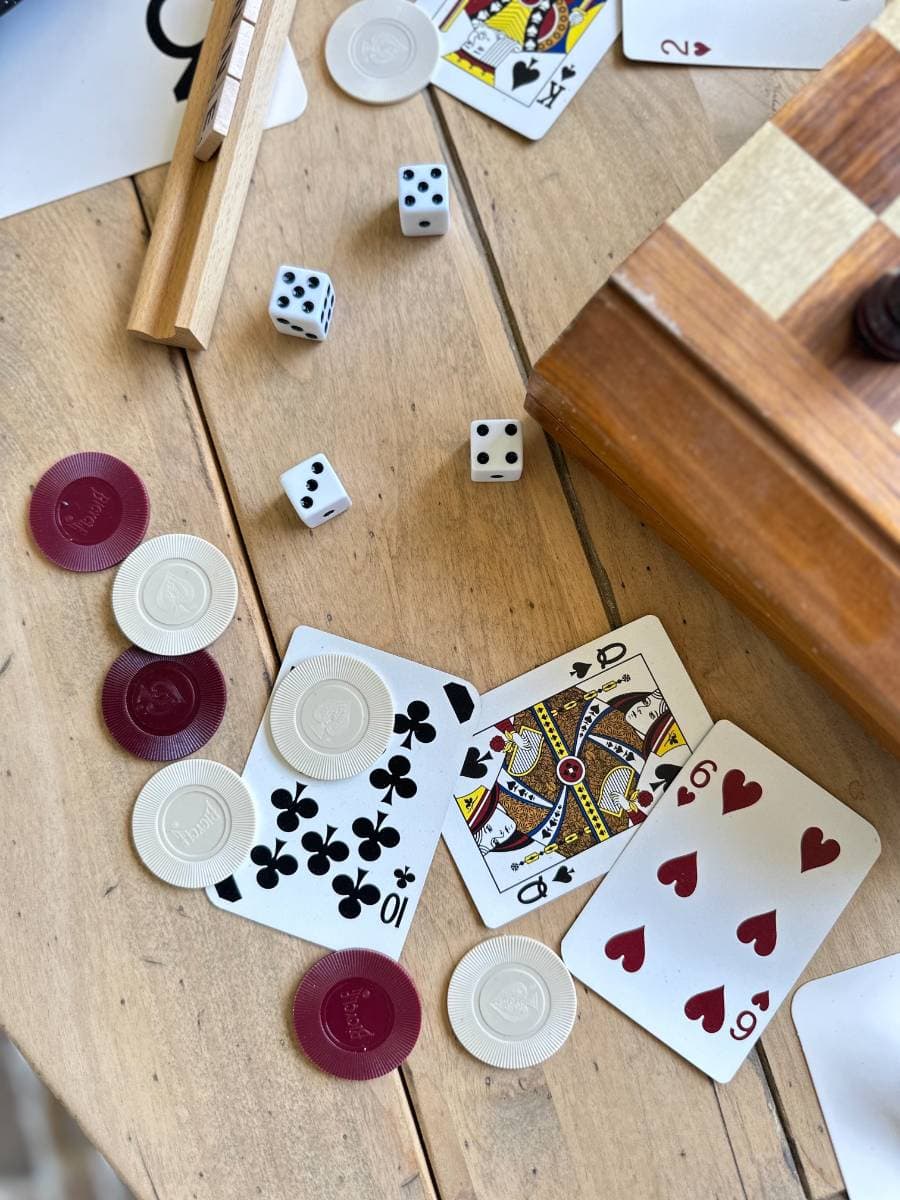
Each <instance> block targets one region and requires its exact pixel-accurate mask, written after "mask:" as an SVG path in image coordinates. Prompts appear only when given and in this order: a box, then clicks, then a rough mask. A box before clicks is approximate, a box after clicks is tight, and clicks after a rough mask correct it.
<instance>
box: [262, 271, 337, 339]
mask: <svg viewBox="0 0 900 1200" xmlns="http://www.w3.org/2000/svg"><path fill="white" fill-rule="evenodd" d="M333 314H334V286H333V285H332V282H331V278H330V276H329V275H327V274H326V273H325V271H315V270H310V269H309V268H308V267H294V266H291V264H290V263H282V264H281V266H280V267H279V268H278V270H277V271H276V273H275V283H274V285H273V287H272V295H271V297H270V299H269V316H270V317H271V318H272V323H273V325H274V326H275V328H276V329H277V330H278V332H279V333H286V334H288V335H289V336H290V337H302V338H308V339H309V340H310V341H311V342H324V341H325V339H326V338H327V337H328V330H329V329H330V327H331V318H332V316H333Z"/></svg>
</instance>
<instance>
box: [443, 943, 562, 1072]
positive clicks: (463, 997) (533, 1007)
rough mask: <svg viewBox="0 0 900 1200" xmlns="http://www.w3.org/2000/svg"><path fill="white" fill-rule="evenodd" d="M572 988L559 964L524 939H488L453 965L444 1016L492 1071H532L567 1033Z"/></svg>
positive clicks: (542, 948)
mask: <svg viewBox="0 0 900 1200" xmlns="http://www.w3.org/2000/svg"><path fill="white" fill-rule="evenodd" d="M576 1009H577V1003H576V999H575V984H574V983H573V982H572V976H571V975H570V974H569V972H568V970H567V968H566V965H565V963H564V962H563V961H562V959H561V958H560V957H559V956H558V955H556V954H554V953H553V951H552V950H551V949H550V948H549V946H545V945H544V944H543V942H537V941H535V940H534V938H529V937H496V938H489V939H488V940H487V941H485V942H481V944H480V945H478V946H475V947H473V948H472V949H471V950H470V951H469V953H468V954H467V955H465V957H464V958H462V959H461V960H460V961H459V963H458V964H457V967H456V970H455V971H454V972H453V977H452V978H451V980H450V987H449V988H448V990H447V1012H448V1014H449V1016H450V1024H451V1025H452V1026H453V1032H454V1033H455V1034H456V1036H457V1038H458V1039H459V1041H460V1042H461V1043H462V1045H463V1046H465V1048H466V1049H467V1050H468V1051H469V1053H470V1054H472V1055H474V1056H475V1058H478V1059H480V1060H481V1061H482V1062H484V1063H487V1064H488V1065H489V1066H492V1067H506V1068H522V1067H533V1066H535V1065H536V1064H537V1063H541V1062H543V1061H544V1059H546V1058H549V1057H550V1056H551V1054H555V1053H556V1051H557V1050H559V1048H560V1047H561V1046H562V1045H563V1043H564V1042H565V1040H566V1038H567V1037H568V1036H569V1034H570V1033H571V1032H572V1026H573V1025H574V1024H575V1013H576Z"/></svg>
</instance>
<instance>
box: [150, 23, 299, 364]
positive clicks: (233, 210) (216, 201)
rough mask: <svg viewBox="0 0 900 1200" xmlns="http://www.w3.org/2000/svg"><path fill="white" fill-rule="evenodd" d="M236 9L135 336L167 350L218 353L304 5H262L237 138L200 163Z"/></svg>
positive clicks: (187, 140) (180, 152) (170, 205)
mask: <svg viewBox="0 0 900 1200" xmlns="http://www.w3.org/2000/svg"><path fill="white" fill-rule="evenodd" d="M235 3H236V0H215V5H214V8H213V12H212V17H211V19H210V23H209V29H208V31H207V35H206V38H205V40H204V43H203V49H202V51H201V54H200V58H199V61H198V63H197V71H196V74H195V77H194V83H193V86H192V88H191V94H190V96H189V97H188V102H187V108H186V110H185V114H184V119H183V121H182V124H181V131H180V133H179V135H178V141H177V143H176V146H175V152H174V154H173V156H172V163H171V165H170V167H169V173H168V175H167V177H166V183H165V189H164V191H163V195H162V200H161V202H160V206H159V212H158V213H157V215H156V220H155V221H154V225H153V234H152V237H151V239H150V244H149V246H148V248H147V255H146V258H145V260H144V266H143V269H142V271H141V276H140V279H139V281H138V286H137V291H136V292H135V297H134V302H133V304H132V308H131V314H130V316H129V318H128V329H129V330H130V331H131V332H132V333H136V334H138V336H140V337H143V338H148V339H149V340H151V341H154V342H161V343H163V344H165V345H168V346H184V347H186V348H187V349H190V350H203V349H206V347H207V345H208V344H209V339H210V335H211V333H212V328H213V322H214V321H215V317H216V312H217V310H218V307H219V299H220V297H221V295H222V287H223V286H224V283H225V276H226V274H227V272H228V264H229V262H230V259H231V251H232V248H233V246H234V239H235V237H236V236H237V230H238V225H239V224H240V220H241V214H242V212H243V209H244V201H245V199H246V196H247V189H248V188H249V186H250V177H251V175H252V173H253V166H254V164H255V162H256V153H257V150H258V148H259V140H260V137H261V135H262V127H263V121H264V120H265V116H266V113H267V111H268V107H269V100H270V98H271V95H272V88H273V86H274V83H275V75H276V71H277V69H278V64H279V61H280V59H281V55H282V51H283V49H284V44H285V40H286V38H287V36H288V31H289V29H290V24H291V18H292V16H293V13H294V7H295V5H296V0H263V2H262V4H261V5H260V6H259V15H258V19H257V21H256V28H255V32H254V35H253V39H252V41H251V43H250V50H249V54H248V57H247V61H246V64H245V66H244V69H243V74H242V78H241V82H240V87H239V89H238V94H237V101H236V103H235V107H234V112H233V114H232V117H231V124H230V127H229V130H228V133H227V135H226V137H225V139H224V141H223V143H222V145H221V147H220V148H219V150H218V152H217V153H216V154H215V155H214V156H213V157H212V158H211V159H209V161H207V162H200V161H199V160H198V159H197V158H195V157H194V150H195V148H196V146H197V138H198V135H199V132H200V127H201V125H202V123H203V118H204V114H205V112H206V105H207V100H208V98H209V95H210V91H211V88H212V85H213V81H214V78H215V75H216V70H217V66H218V63H219V59H220V55H221V52H222V48H223V45H224V42H225V38H226V35H227V33H228V30H229V28H230V26H231V22H232V19H233V15H234V12H235Z"/></svg>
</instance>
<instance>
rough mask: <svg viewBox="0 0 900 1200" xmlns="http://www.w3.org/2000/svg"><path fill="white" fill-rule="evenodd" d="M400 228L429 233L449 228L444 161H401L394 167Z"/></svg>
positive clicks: (416, 233) (406, 232) (408, 233)
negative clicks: (399, 165)
mask: <svg viewBox="0 0 900 1200" xmlns="http://www.w3.org/2000/svg"><path fill="white" fill-rule="evenodd" d="M397 196H398V202H399V205H400V228H401V230H402V231H403V234H404V236H406V237H432V236H434V234H438V233H446V232H447V230H448V229H449V228H450V177H449V175H448V173H447V167H446V164H445V163H405V164H404V165H403V166H402V167H400V168H398V170H397Z"/></svg>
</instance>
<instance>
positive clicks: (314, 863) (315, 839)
mask: <svg viewBox="0 0 900 1200" xmlns="http://www.w3.org/2000/svg"><path fill="white" fill-rule="evenodd" d="M336 833H337V827H336V826H334V825H327V826H326V827H325V837H324V838H323V837H322V835H321V833H317V832H316V831H315V830H314V829H311V830H310V831H309V833H304V835H303V837H302V838H301V839H300V845H301V846H302V847H303V849H304V850H306V851H307V853H309V855H310V858H309V861H308V862H307V864H306V865H307V868H308V869H309V870H310V871H311V873H312V874H313V875H327V874H328V872H329V871H330V870H331V864H332V863H333V862H334V863H339V862H344V861H345V860H346V859H347V858H348V857H349V855H350V848H349V846H348V845H347V844H346V842H336V841H334V840H333V839H334V835H335V834H336Z"/></svg>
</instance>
